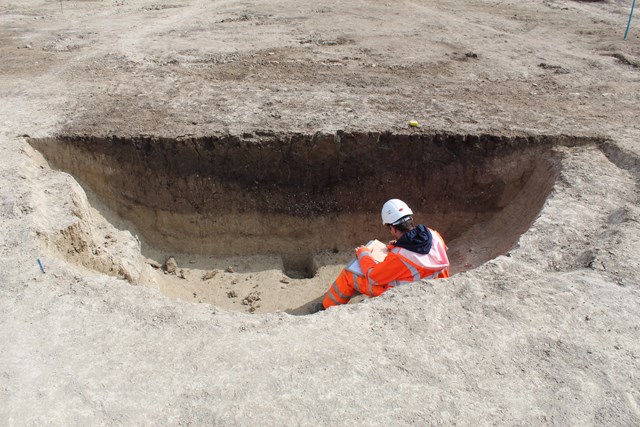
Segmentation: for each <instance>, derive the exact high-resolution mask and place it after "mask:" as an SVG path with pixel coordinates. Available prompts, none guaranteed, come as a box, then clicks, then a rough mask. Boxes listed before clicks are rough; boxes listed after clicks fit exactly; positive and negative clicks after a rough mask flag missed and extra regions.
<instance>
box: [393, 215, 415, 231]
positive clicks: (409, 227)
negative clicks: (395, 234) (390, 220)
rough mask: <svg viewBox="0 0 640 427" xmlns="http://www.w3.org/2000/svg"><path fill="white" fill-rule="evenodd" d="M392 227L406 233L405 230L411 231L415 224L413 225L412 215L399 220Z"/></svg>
mask: <svg viewBox="0 0 640 427" xmlns="http://www.w3.org/2000/svg"><path fill="white" fill-rule="evenodd" d="M393 227H394V228H395V229H396V230H398V231H399V232H401V233H406V232H407V231H411V230H413V229H414V228H415V226H414V225H413V217H411V218H409V219H408V220H406V221H404V222H401V223H400V224H397V225H394V226H393Z"/></svg>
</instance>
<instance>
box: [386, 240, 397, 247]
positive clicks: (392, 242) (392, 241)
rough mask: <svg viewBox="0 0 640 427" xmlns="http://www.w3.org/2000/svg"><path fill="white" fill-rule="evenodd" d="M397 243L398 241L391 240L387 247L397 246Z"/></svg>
mask: <svg viewBox="0 0 640 427" xmlns="http://www.w3.org/2000/svg"><path fill="white" fill-rule="evenodd" d="M396 242H397V240H389V243H388V244H387V246H395V245H396Z"/></svg>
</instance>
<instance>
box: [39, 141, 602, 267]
mask: <svg viewBox="0 0 640 427" xmlns="http://www.w3.org/2000/svg"><path fill="white" fill-rule="evenodd" d="M593 142H594V140H592V139H589V138H579V137H570V136H539V135H538V136H495V135H457V134H446V133H439V134H391V133H347V132H337V133H335V134H327V133H317V134H314V135H303V134H276V133H268V132H258V133H252V134H243V135H242V136H233V135H219V136H210V137H202V138H183V139H167V138H157V137H147V136H140V137H131V138H119V137H115V136H114V137H100V138H98V137H87V136H79V135H77V136H60V137H56V138H44V139H32V140H30V143H31V144H32V145H33V147H35V148H36V149H37V150H39V151H40V152H42V153H43V155H44V156H45V158H46V159H47V160H48V161H49V163H50V165H51V166H52V167H54V168H57V169H61V170H63V171H66V172H68V173H70V174H72V175H73V176H74V177H75V178H76V179H77V180H78V181H79V182H80V183H81V184H82V185H83V186H86V187H87V188H89V189H90V190H91V191H93V192H94V193H95V194H96V195H97V196H98V197H99V198H100V199H101V200H102V201H103V202H104V203H105V204H106V205H107V206H108V207H109V208H110V209H112V210H113V211H115V212H117V214H119V215H120V216H122V217H123V218H125V219H127V220H129V221H131V222H132V223H133V224H135V226H136V227H137V229H138V231H139V232H140V233H141V234H142V236H143V237H144V239H145V240H146V241H147V242H148V243H149V244H150V245H153V246H155V247H158V248H163V249H166V250H172V251H179V252H183V253H197V254H209V255H219V256H226V255H252V254H260V253H263V254H264V253H275V254H300V253H305V254H312V253H314V252H317V251H321V250H328V249H330V250H335V251H339V250H345V249H348V248H352V247H354V245H357V244H360V243H362V242H366V241H368V240H370V239H371V238H372V237H376V238H379V239H386V238H387V236H386V232H385V230H384V228H383V227H381V224H380V223H379V210H380V206H381V205H382V204H383V203H384V201H386V200H387V199H389V198H394V197H398V198H402V199H404V200H405V201H407V202H408V203H409V205H410V206H412V208H413V209H414V211H415V216H416V218H417V219H418V221H419V222H424V223H426V224H427V225H429V226H431V227H434V228H436V229H438V230H439V231H440V232H441V233H442V234H443V235H444V236H445V237H446V239H447V240H448V241H455V240H456V239H461V238H462V237H464V235H465V233H469V232H473V233H475V234H474V236H475V237H474V239H482V238H483V237H482V232H479V231H478V230H482V228H483V226H482V225H483V224H493V226H491V227H485V228H487V229H488V230H489V229H491V230H494V229H495V228H496V227H498V228H499V229H500V230H501V233H502V239H501V241H500V244H499V245H493V246H492V247H490V248H488V250H489V251H490V252H491V253H492V254H493V253H494V252H496V248H497V251H498V252H503V251H505V250H508V249H509V248H510V247H511V246H512V245H513V244H514V243H515V241H516V240H517V238H518V237H519V235H520V234H521V233H522V232H524V231H525V230H526V229H527V228H528V227H529V225H530V224H531V223H532V221H533V220H534V219H535V217H536V216H537V215H538V213H539V211H540V209H541V207H542V206H543V204H544V201H545V200H546V197H547V196H548V194H549V192H550V191H551V190H552V188H553V183H554V182H555V179H556V177H557V175H558V171H559V169H560V162H559V159H558V158H557V156H556V155H555V154H554V151H553V147H554V145H564V146H572V145H582V144H588V143H593ZM492 232H493V231H492Z"/></svg>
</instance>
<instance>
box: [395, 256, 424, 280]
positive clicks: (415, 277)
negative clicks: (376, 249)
mask: <svg viewBox="0 0 640 427" xmlns="http://www.w3.org/2000/svg"><path fill="white" fill-rule="evenodd" d="M398 258H400V257H398ZM400 261H402V263H403V264H404V265H405V266H406V267H407V268H408V269H409V272H410V273H411V275H412V276H413V281H414V282H417V281H418V280H420V272H419V271H418V269H417V268H415V267H414V266H413V265H411V264H409V263H408V262H406V261H405V260H403V259H402V258H400Z"/></svg>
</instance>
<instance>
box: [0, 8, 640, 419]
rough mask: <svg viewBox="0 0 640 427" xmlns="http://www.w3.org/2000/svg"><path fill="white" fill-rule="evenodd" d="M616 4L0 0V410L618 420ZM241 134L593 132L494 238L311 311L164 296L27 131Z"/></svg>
mask: <svg viewBox="0 0 640 427" xmlns="http://www.w3.org/2000/svg"><path fill="white" fill-rule="evenodd" d="M628 3H630V2H626V1H617V0H616V1H602V2H578V1H565V0H540V1H538V0H534V1H529V2H525V3H522V2H521V3H512V2H506V1H500V0H496V1H479V0H478V1H464V2H453V1H449V0H443V1H439V2H435V3H433V2H432V3H425V2H416V1H399V2H386V3H385V2H379V1H370V0H367V1H365V0H363V1H353V2H334V1H313V2H311V1H304V0H303V1H287V0H276V1H270V2H257V1H236V0H221V1H209V0H177V1H175V2H170V3H167V2H158V1H153V0H140V1H135V2H133V1H126V0H124V1H123V0H119V1H46V0H28V1H23V2H7V1H2V2H0V58H2V61H0V99H1V101H2V102H0V150H1V159H2V160H1V161H0V178H1V179H2V183H3V184H2V186H1V187H0V194H1V196H2V197H1V198H0V201H1V205H0V216H1V217H2V221H1V222H0V270H1V271H2V273H3V274H2V280H1V281H0V284H1V285H0V350H1V351H0V420H2V424H6V425H50V424H65V425H84V424H104V425H131V424H142V425H145V424H159V423H164V424H171V425H176V424H183V425H200V424H222V425H246V424H266V425H274V424H286V425H291V424H294V425H312V424H313V425H317V424H329V425H351V424H364V425H389V424H391V425H404V424H429V425H450V424H460V425H471V424H473V425H478V424H480V425H495V424H500V425H504V424H507V425H514V424H518V425H546V424H551V425H637V424H640V387H639V386H638V384H639V380H638V372H640V359H639V357H640V326H638V325H640V310H639V308H640V303H639V302H640V287H639V285H638V279H637V277H638V275H637V271H638V268H639V267H640V265H639V262H638V256H637V254H638V252H639V251H640V229H639V227H638V221H639V220H640V209H639V208H638V179H639V176H640V175H639V171H640V166H639V165H640V162H639V160H638V159H639V155H640V145H639V143H638V137H639V135H640V129H639V127H638V125H637V113H638V107H637V106H638V101H639V97H640V94H639V93H640V92H639V91H638V89H639V87H640V74H639V73H640V47H639V43H638V42H639V41H640V30H639V29H638V26H637V23H636V21H634V22H633V25H632V27H631V30H630V36H629V38H628V40H627V41H624V40H623V39H622V36H623V33H624V27H625V25H626V22H627V18H628V13H629V7H630V4H628ZM411 119H415V120H418V121H420V123H421V125H422V126H421V127H420V128H419V129H418V130H409V129H408V128H407V121H408V120H411ZM263 131H270V132H299V133H304V134H309V135H312V134H315V133H317V132H324V133H335V132H337V131H349V132H393V133H397V134H403V133H409V132H422V133H425V134H428V133H437V132H451V133H456V134H465V135H466V134H471V135H479V134H483V133H484V134H496V135H504V136H513V135H523V134H525V135H556V136H561V135H571V136H578V137H589V138H594V141H596V142H595V143H593V144H587V145H581V146H566V145H561V144H559V145H558V146H557V147H555V150H556V152H557V153H558V155H559V158H560V163H561V170H560V172H559V176H558V179H557V181H556V182H555V184H554V187H553V190H552V192H551V194H550V196H549V198H548V199H547V200H546V202H545V203H544V206H543V208H542V211H541V212H540V215H539V216H538V217H537V218H536V220H535V221H534V223H533V224H532V226H531V227H530V228H529V229H528V230H527V231H526V232H525V233H524V234H523V235H522V236H521V238H520V239H519V241H518V243H517V244H516V245H515V247H514V248H513V249H512V250H511V251H509V253H508V254H507V255H504V256H499V257H497V258H496V259H494V260H491V261H489V262H487V263H485V264H483V265H482V266H480V267H478V268H476V269H472V270H469V271H466V272H464V273H460V274H457V275H455V276H454V277H452V278H450V279H448V280H440V281H436V282H430V283H422V284H417V285H415V286H410V287H405V288H403V289H395V290H393V291H391V292H388V293H387V294H385V295H383V296H382V297H380V298H377V299H373V300H365V301H363V302H361V303H358V304H351V305H349V306H346V307H340V308H336V309H331V310H328V311H325V312H322V313H319V314H316V315H313V316H292V315H290V314H287V313H282V312H280V313H267V314H260V313H254V314H250V313H241V312H236V311H232V310H227V309H226V308H221V307H218V306H214V305H211V304H206V303H194V302H192V301H191V300H190V301H185V300H180V299H178V300H175V299H172V298H168V297H166V296H164V295H163V294H162V293H161V292H160V290H159V287H160V286H165V285H166V284H165V285H162V284H157V286H156V285H154V284H153V283H154V280H152V279H153V274H155V273H153V271H154V270H153V268H152V267H151V266H150V265H149V263H148V262H147V261H148V260H147V259H146V257H145V256H143V252H144V242H141V241H140V239H138V238H137V237H136V236H135V234H132V233H131V232H130V231H129V229H128V228H127V227H124V226H123V225H122V224H121V223H119V222H118V221H117V220H116V219H113V218H109V215H108V214H106V213H105V212H104V211H101V210H100V206H99V202H97V201H96V200H93V199H92V196H91V194H89V198H87V193H86V191H85V190H84V189H83V188H82V187H81V186H80V185H79V184H78V182H77V181H76V180H75V179H74V178H73V177H72V176H70V175H68V174H66V173H63V172H61V171H58V170H56V169H55V168H52V167H51V165H49V164H48V163H47V161H46V159H45V158H44V157H43V156H42V155H41V154H40V153H39V152H38V151H36V150H34V149H33V148H32V147H31V146H30V145H29V144H28V142H27V140H28V138H29V137H30V138H46V137H52V136H56V135H84V136H87V137H91V136H93V137H110V136H112V135H116V136H118V137H130V136H139V135H148V136H152V137H155V136H157V137H166V138H175V139H176V140H181V139H185V138H193V137H200V136H209V135H239V136H241V135H243V134H247V133H256V132H263ZM389 197H400V198H402V194H393V195H389ZM372 215H377V212H372ZM480 231H481V230H477V232H480ZM107 235H108V236H111V238H106V236H107ZM445 237H446V236H445ZM470 249H472V250H476V251H482V250H484V248H475V247H473V248H470ZM147 253H148V252H147ZM144 255H146V253H145V254H144ZM158 258H160V257H158ZM37 260H40V261H41V262H42V263H43V266H44V268H45V271H46V273H45V274H43V273H42V272H41V270H40V268H39V266H38V263H37ZM182 262H184V261H182V260H181V263H182ZM186 262H187V263H188V260H186ZM330 273H332V272H328V273H327V276H332V275H333V274H330ZM219 274H224V273H219ZM263 274H264V276H262V275H263ZM258 275H260V277H261V278H262V279H261V280H262V282H261V284H262V285H263V286H266V284H267V283H270V282H273V281H275V280H276V279H277V280H278V282H277V283H276V286H280V285H284V284H283V283H281V282H279V280H280V279H281V273H280V270H278V269H274V270H272V271H271V272H269V271H265V272H261V273H256V276H258ZM132 282H133V283H142V284H147V286H134V285H132V284H131V283H132ZM156 282H157V281H156ZM247 291H249V289H247ZM165 293H167V292H166V291H165ZM176 296H177V295H176ZM192 299H193V298H192ZM381 397H382V398H381Z"/></svg>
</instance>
